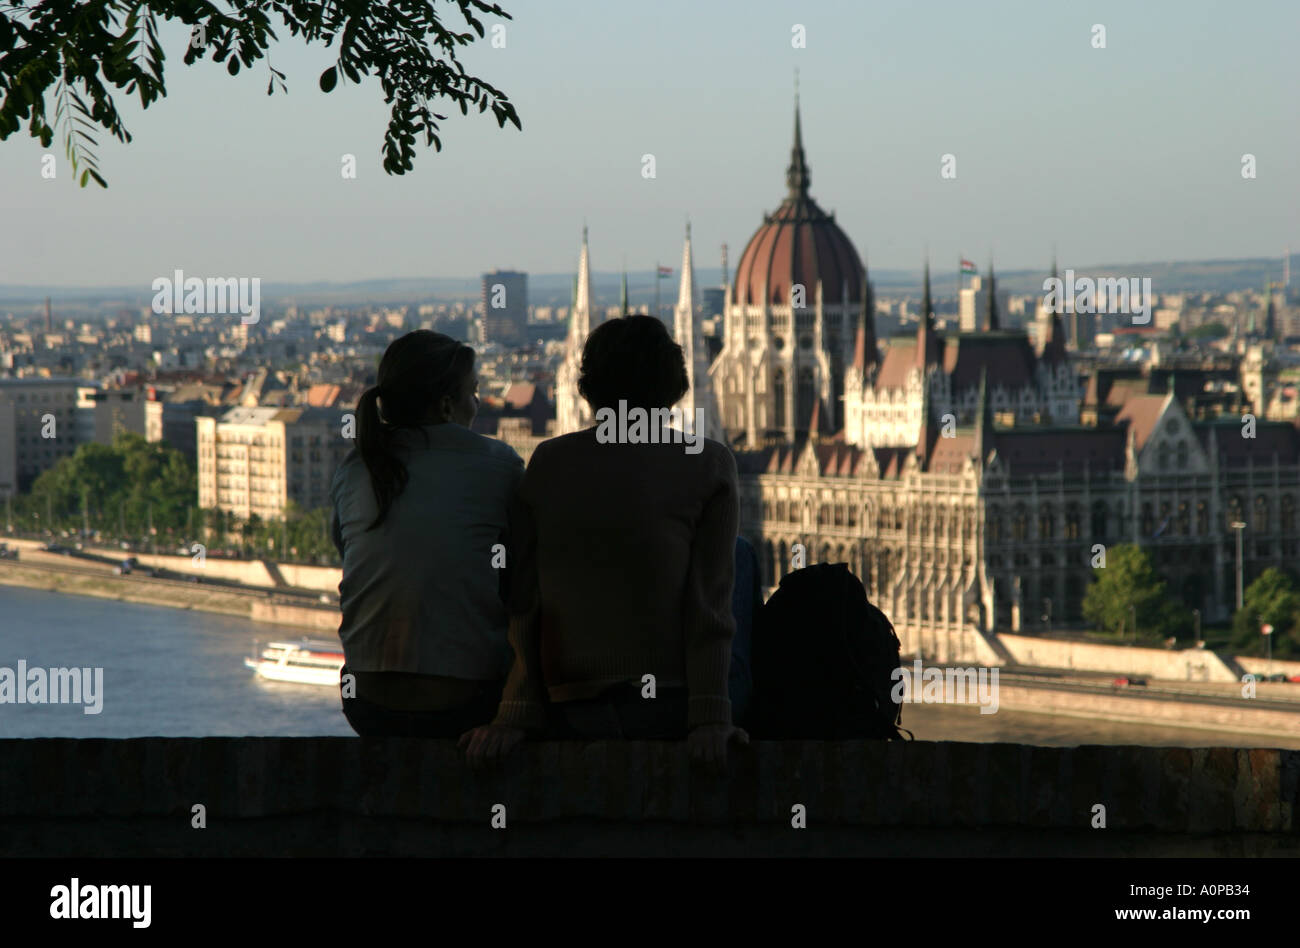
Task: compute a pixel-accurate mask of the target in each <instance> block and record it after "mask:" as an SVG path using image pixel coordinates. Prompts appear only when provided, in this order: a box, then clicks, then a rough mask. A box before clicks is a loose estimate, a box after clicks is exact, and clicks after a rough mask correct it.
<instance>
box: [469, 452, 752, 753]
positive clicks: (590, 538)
mask: <svg viewBox="0 0 1300 948" xmlns="http://www.w3.org/2000/svg"><path fill="white" fill-rule="evenodd" d="M702 445H703V449H702V450H701V451H700V452H699V453H698V454H688V453H686V451H685V449H684V446H683V445H681V444H671V443H669V444H601V443H599V442H598V441H597V440H596V437H595V428H588V429H586V430H584V431H578V432H574V433H573V434H568V435H563V436H561V437H559V438H553V439H551V440H549V441H545V442H543V443H542V444H540V445H538V447H537V449H536V450H535V451H534V453H533V456H532V459H531V460H530V461H529V464H528V469H527V470H526V471H525V473H524V478H523V481H522V483H521V484H520V489H519V492H518V494H517V497H516V507H515V511H514V512H513V513H512V515H511V523H512V529H513V533H514V542H513V544H512V551H511V552H512V555H514V557H515V560H514V562H513V563H512V566H513V567H514V568H515V569H512V574H513V577H512V578H513V581H512V590H511V618H510V631H509V638H510V644H511V646H512V647H513V649H514V653H515V655H514V663H513V665H512V666H511V670H510V673H509V675H508V677H507V679H506V685H505V690H504V693H503V694H502V699H501V706H500V709H499V711H498V713H497V717H496V720H495V723H497V724H504V725H510V726H514V727H522V728H526V729H540V728H542V727H543V726H544V723H545V718H544V701H545V698H546V697H547V696H549V698H550V700H551V701H555V702H564V701H572V700H577V699H580V698H586V697H591V696H593V695H595V694H597V693H598V692H600V691H601V690H603V689H604V688H606V687H608V686H610V685H612V684H616V683H619V682H623V681H629V680H630V681H635V682H636V683H637V684H638V685H640V684H641V682H642V677H643V676H644V675H647V674H650V675H654V676H655V684H656V687H665V686H670V685H685V686H686V687H687V688H688V689H689V694H690V702H689V712H688V721H687V723H688V726H691V727H694V726H697V725H700V724H730V723H731V702H730V700H729V699H728V696H727V673H728V663H729V661H730V654H731V639H732V636H733V634H734V632H735V619H734V618H733V616H732V612H731V593H732V583H733V578H734V573H735V560H734V555H735V543H736V531H737V527H738V525H739V489H738V483H737V482H738V478H737V473H736V460H735V457H734V456H733V455H732V453H731V451H730V450H729V449H728V448H727V447H726V446H725V445H723V444H720V443H719V442H716V441H710V440H707V439H704V440H703V441H702ZM516 570H517V571H516Z"/></svg>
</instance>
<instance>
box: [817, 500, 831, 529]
mask: <svg viewBox="0 0 1300 948" xmlns="http://www.w3.org/2000/svg"><path fill="white" fill-rule="evenodd" d="M817 523H818V525H819V526H825V525H826V524H828V523H830V505H829V504H822V505H821V506H820V507H818V508H817Z"/></svg>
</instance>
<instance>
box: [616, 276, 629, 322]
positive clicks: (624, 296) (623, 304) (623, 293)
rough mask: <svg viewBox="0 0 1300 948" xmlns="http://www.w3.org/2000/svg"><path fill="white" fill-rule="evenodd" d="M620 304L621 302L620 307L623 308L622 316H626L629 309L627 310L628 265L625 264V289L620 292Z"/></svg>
mask: <svg viewBox="0 0 1300 948" xmlns="http://www.w3.org/2000/svg"><path fill="white" fill-rule="evenodd" d="M618 302H619V305H620V306H621V307H622V315H624V316H626V315H627V313H628V309H627V264H626V263H624V264H623V288H622V290H621V291H620V292H619V296H618Z"/></svg>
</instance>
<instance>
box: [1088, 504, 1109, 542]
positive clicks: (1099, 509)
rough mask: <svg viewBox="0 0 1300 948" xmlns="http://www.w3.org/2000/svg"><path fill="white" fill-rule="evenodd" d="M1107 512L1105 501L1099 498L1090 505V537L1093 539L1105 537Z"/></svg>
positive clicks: (1103, 538)
mask: <svg viewBox="0 0 1300 948" xmlns="http://www.w3.org/2000/svg"><path fill="white" fill-rule="evenodd" d="M1107 519H1108V518H1107V514H1106V502H1105V501H1104V500H1099V501H1097V502H1096V503H1094V504H1093V505H1092V538H1093V539H1094V540H1105V539H1106V537H1107V533H1106V531H1107V528H1108V526H1109V525H1108V524H1107Z"/></svg>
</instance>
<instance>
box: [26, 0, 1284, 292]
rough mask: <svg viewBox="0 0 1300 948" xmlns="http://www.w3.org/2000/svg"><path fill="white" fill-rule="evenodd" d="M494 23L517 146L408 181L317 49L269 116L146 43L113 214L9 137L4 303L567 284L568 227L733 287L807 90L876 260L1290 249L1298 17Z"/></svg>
mask: <svg viewBox="0 0 1300 948" xmlns="http://www.w3.org/2000/svg"><path fill="white" fill-rule="evenodd" d="M499 2H500V3H501V5H502V6H503V8H504V9H505V10H506V11H507V12H509V13H510V14H511V16H512V17H513V19H511V20H509V21H504V20H494V19H492V18H489V19H488V21H487V22H488V23H489V24H491V23H494V22H502V23H505V25H506V29H505V34H504V35H505V47H504V48H492V47H491V46H490V45H489V43H488V42H486V41H479V42H478V43H476V44H475V45H474V46H473V47H469V48H467V49H466V51H464V52H463V53H462V54H461V55H462V59H463V61H464V62H465V65H466V68H467V70H468V71H470V72H471V73H474V74H477V75H481V76H482V77H483V78H484V79H486V80H487V81H489V82H491V83H492V84H493V85H495V86H496V87H497V88H499V89H501V90H503V91H504V92H505V93H506V94H507V95H508V96H509V97H510V99H511V101H512V102H514V103H515V106H516V108H517V110H518V112H519V115H520V118H521V121H522V124H523V130H522V131H517V130H515V129H514V128H513V126H507V127H506V128H505V129H501V128H498V127H497V124H496V122H495V120H494V119H493V118H492V116H491V113H487V114H483V115H479V114H477V113H471V114H470V115H469V116H467V117H464V116H461V115H460V112H459V109H458V108H456V109H455V110H454V113H455V114H454V115H449V117H448V119H447V121H446V122H444V123H443V125H442V130H441V136H442V140H443V148H442V151H441V152H437V151H434V150H433V149H432V148H425V147H424V146H423V145H422V144H421V145H420V146H419V148H418V151H417V154H416V158H415V170H414V171H413V172H409V173H407V174H406V175H404V176H400V177H398V176H389V175H386V174H385V173H384V172H383V169H382V166H381V153H380V148H381V145H382V142H383V130H384V127H385V125H386V122H387V116H388V113H387V109H386V108H385V106H384V104H383V98H382V93H381V91H380V89H379V86H378V82H377V80H374V79H370V80H367V81H365V82H363V84H361V85H360V86H352V85H339V86H338V87H336V88H335V89H334V91H333V92H331V93H329V94H325V93H322V92H321V91H320V89H319V86H318V83H317V79H318V76H319V75H320V72H321V71H322V70H323V69H325V68H327V67H328V66H329V65H330V64H331V63H332V62H333V60H334V56H333V55H331V53H330V51H328V50H325V49H321V48H315V49H308V48H307V47H305V46H304V45H302V44H301V43H300V42H299V41H298V40H295V39H293V38H292V37H290V36H289V34H288V32H287V30H283V29H281V30H280V31H279V32H280V33H281V34H282V35H283V36H284V37H285V38H284V40H283V41H282V42H281V43H280V44H278V45H277V46H275V47H273V49H272V54H271V62H272V63H273V64H274V66H275V67H276V68H277V69H278V70H280V71H281V72H284V73H286V74H287V76H288V86H289V89H288V93H287V94H282V93H280V92H277V93H276V94H275V95H273V96H270V97H268V96H267V95H266V86H267V80H268V73H267V70H266V66H265V64H264V63H263V64H259V65H258V66H257V67H255V68H254V69H252V70H251V71H247V70H246V71H241V73H240V75H239V76H237V77H233V78H232V77H231V76H229V75H228V74H227V73H226V70H225V68H224V65H215V64H213V63H211V62H205V63H200V64H197V65H195V66H192V67H186V66H185V65H184V64H183V63H182V62H181V57H182V55H183V51H184V46H185V44H186V42H187V39H188V36H187V33H186V32H185V31H184V28H183V27H182V26H181V25H179V24H169V25H166V26H164V28H163V31H162V36H163V42H164V47H165V49H166V50H167V53H168V58H167V62H166V70H167V71H166V78H167V88H168V95H167V97H166V99H164V100H162V101H160V102H158V103H156V104H155V105H153V106H151V107H150V108H149V109H148V110H147V111H141V110H140V108H139V107H138V100H137V101H134V102H133V101H132V100H130V99H128V98H127V97H126V96H125V95H119V97H118V104H119V107H120V108H123V111H124V115H125V117H126V123H127V127H128V128H129V130H130V131H131V133H132V134H133V136H134V140H133V141H132V142H131V143H130V144H129V145H122V144H119V143H117V142H116V141H114V140H112V139H111V138H110V137H109V136H108V134H107V133H104V134H101V135H100V136H99V143H100V147H99V166H100V169H101V171H102V172H103V174H104V175H105V177H106V178H107V179H108V182H109V189H108V190H107V191H104V190H101V189H99V188H98V187H97V186H96V185H94V184H93V183H92V184H91V185H89V186H88V187H87V188H85V189H84V190H83V189H81V188H79V187H77V186H76V184H75V183H74V182H73V180H72V175H71V172H70V169H69V168H68V166H67V164H66V162H65V161H64V160H63V153H62V149H61V141H60V140H59V139H58V138H56V141H55V144H54V146H52V147H51V148H50V149H49V151H50V152H52V153H54V154H55V155H56V156H57V158H58V166H57V167H58V177H57V178H56V179H55V180H44V179H42V178H41V176H40V168H41V157H42V155H43V154H45V153H46V149H43V148H41V146H40V144H39V142H37V141H36V140H34V139H32V138H30V137H28V136H27V134H26V127H25V126H24V128H23V130H22V131H21V132H20V133H18V134H15V135H13V136H11V137H10V138H9V139H8V140H7V141H5V142H0V284H27V285H54V286H91V285H114V286H136V285H138V286H140V287H141V290H142V292H145V291H146V290H147V289H148V285H149V283H150V282H151V281H152V280H153V279H154V278H155V277H158V276H162V275H170V274H171V273H172V272H173V271H174V270H176V269H181V270H183V271H184V272H185V274H186V275H195V276H212V275H221V276H230V275H236V276H256V277H260V278H261V279H262V280H264V281H269V282H310V281H319V280H326V281H352V280H365V279H379V278H398V277H463V276H471V275H475V274H478V273H482V272H484V271H487V270H491V269H493V268H497V267H500V268H512V269H521V270H525V271H529V272H532V273H567V272H572V271H574V270H575V269H576V265H577V255H578V248H579V242H580V236H581V230H582V226H583V223H584V221H585V222H586V224H587V225H588V227H589V232H590V247H591V257H592V265H593V267H594V268H595V269H596V270H599V271H614V270H618V269H619V268H620V267H621V266H623V265H624V261H626V262H627V265H628V267H629V268H630V269H635V270H645V269H648V268H650V267H651V266H653V265H654V264H655V263H663V264H665V265H669V266H674V267H676V266H677V265H678V263H679V261H680V258H681V252H682V249H681V248H682V237H683V231H684V226H685V222H686V221H687V219H688V218H689V220H690V221H691V224H692V233H693V244H694V248H695V260H696V265H697V266H705V267H714V266H717V264H718V259H719V255H720V250H719V248H720V245H721V244H723V243H724V242H725V243H727V244H728V245H729V248H730V260H731V265H732V267H733V268H734V266H735V263H736V261H737V260H738V259H739V257H740V254H741V251H742V250H743V248H744V245H745V243H746V242H747V241H748V240H749V238H750V236H751V235H752V234H753V232H754V231H755V229H756V228H757V227H758V226H759V225H760V224H761V222H762V216H761V215H762V214H763V213H764V212H770V211H772V210H774V209H775V208H776V206H777V205H778V204H779V203H780V201H781V200H782V198H783V197H784V195H785V190H786V187H785V168H786V165H787V164H788V163H789V160H790V144H791V134H792V125H793V99H794V73H795V70H796V68H797V69H798V71H799V85H800V99H801V107H802V121H803V135H804V145H805V149H806V154H807V159H808V164H809V168H810V170H811V193H812V195H813V197H814V198H815V199H816V200H817V201H818V203H819V204H820V205H821V206H822V207H823V208H824V209H826V210H828V211H834V212H835V217H836V220H837V222H838V223H839V224H840V226H841V227H842V228H843V229H844V230H845V232H846V233H847V234H848V235H849V237H850V238H851V239H852V241H853V242H854V244H855V245H856V247H857V249H858V252H859V254H861V255H862V256H863V257H864V258H865V260H866V262H867V264H868V265H869V266H870V267H872V268H884V269H913V268H916V267H918V266H919V264H920V261H921V259H922V256H923V255H924V254H925V252H926V249H927V248H928V251H929V255H930V257H931V259H932V260H935V261H938V262H939V264H942V265H944V266H947V263H946V262H947V261H951V262H953V263H954V265H955V261H956V260H957V258H958V257H959V256H960V255H964V256H966V257H968V258H970V259H972V260H975V261H976V262H978V263H979V265H980V267H981V269H983V267H984V266H985V265H986V264H987V262H988V260H989V259H990V257H992V258H993V259H994V260H995V261H996V263H997V265H998V268H999V269H1006V270H1015V269H1022V268H1024V269H1027V268H1045V267H1046V266H1047V265H1048V263H1049V261H1050V257H1051V252H1052V247H1053V245H1055V247H1056V249H1057V253H1058V255H1059V257H1060V259H1061V261H1062V265H1063V266H1066V265H1078V266H1086V265H1094V264H1098V265H1099V264H1109V263H1127V262H1131V263H1139V262H1147V261H1171V260H1199V259H1224V258H1227V259H1232V258H1244V257H1256V256H1280V255H1281V254H1282V252H1283V250H1284V247H1285V246H1286V245H1288V244H1290V245H1291V247H1292V249H1293V250H1296V251H1300V105H1298V103H1300V57H1297V56H1295V55H1294V42H1295V38H1296V36H1297V35H1300V2H1296V0H1233V2H1225V3H1216V2H1208V0H1146V2H1142V3H1132V2H1129V0H1122V2H1104V0H1089V2H1076V0H1070V2H1053V3H1043V2H1040V0H1024V2H1019V0H1001V2H998V0H991V2H981V3H970V2H969V0H965V2H925V3H914V2H905V0H898V2H870V3H867V2H861V0H845V2H829V0H800V2H776V0H708V2H701V0H656V2H653V3H648V2H647V3H642V2H629V0H617V2H603V0H591V2H581V3H580V2H569V0H499ZM437 8H438V9H439V11H440V12H441V13H442V15H443V16H444V18H445V19H449V20H451V21H455V20H456V19H457V18H458V17H459V14H458V13H457V9H456V7H455V5H454V4H450V3H444V2H439V3H438V4H437ZM1097 24H1100V25H1101V26H1104V28H1105V40H1106V46H1105V48H1104V49H1098V48H1094V45H1093V43H1094V36H1095V33H1094V25H1097ZM796 25H800V26H802V27H803V29H804V35H805V36H806V45H805V47H804V48H795V44H794V40H795V39H796V33H795V27H796ZM447 105H448V107H450V103H447ZM51 110H52V105H51ZM436 110H439V111H444V112H445V111H446V109H436ZM344 154H354V155H355V156H356V159H357V178H356V179H355V180H345V179H344V178H343V177H342V175H341V173H340V169H341V156H342V155H344ZM647 154H650V155H653V156H654V158H655V162H654V164H655V176H654V177H653V178H646V177H644V176H643V173H642V170H643V167H644V165H643V156H644V155H647ZM945 154H951V155H953V156H954V157H955V164H956V177H955V178H953V179H944V178H942V177H941V176H940V168H941V160H942V156H943V155H945ZM1245 154H1252V155H1254V156H1255V162H1256V173H1257V177H1255V178H1254V179H1249V180H1247V179H1243V177H1242V156H1243V155H1245Z"/></svg>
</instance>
